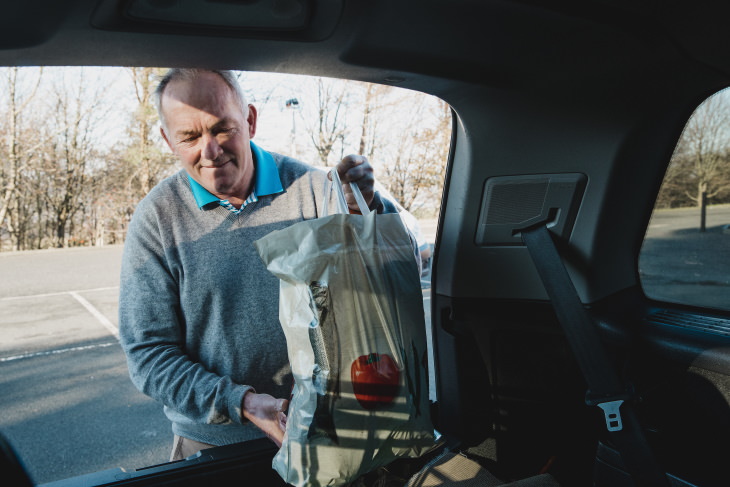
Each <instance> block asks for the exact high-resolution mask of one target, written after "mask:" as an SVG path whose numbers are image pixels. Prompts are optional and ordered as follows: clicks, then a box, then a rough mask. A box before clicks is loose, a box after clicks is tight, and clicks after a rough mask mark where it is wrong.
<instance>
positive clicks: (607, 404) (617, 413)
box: [586, 393, 627, 432]
mask: <svg viewBox="0 0 730 487" xmlns="http://www.w3.org/2000/svg"><path fill="white" fill-rule="evenodd" d="M626 399H627V396H626V395H621V396H609V397H606V396H603V397H596V396H591V394H590V393H589V394H587V395H586V404H588V405H589V406H598V407H599V408H601V409H602V410H603V417H604V419H605V421H606V429H607V430H608V431H610V432H614V431H621V430H622V429H623V428H624V423H623V420H622V419H621V410H620V408H621V405H622V404H623V403H624V401H625V400H626Z"/></svg>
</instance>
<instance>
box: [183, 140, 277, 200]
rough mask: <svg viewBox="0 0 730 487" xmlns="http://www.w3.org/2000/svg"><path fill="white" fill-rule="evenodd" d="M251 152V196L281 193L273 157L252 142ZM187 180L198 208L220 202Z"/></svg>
mask: <svg viewBox="0 0 730 487" xmlns="http://www.w3.org/2000/svg"><path fill="white" fill-rule="evenodd" d="M251 152H252V153H253V161H254V162H253V164H254V168H255V170H254V184H253V194H254V195H255V196H257V197H258V196H266V195H270V194H277V193H282V192H283V191H284V188H283V186H282V185H281V178H280V177H279V169H278V168H277V167H276V162H275V161H274V157H273V156H272V155H271V154H269V153H268V152H266V151H265V150H263V149H261V148H260V147H259V146H257V145H256V144H254V143H253V141H251ZM188 180H189V181H190V189H192V191H193V197H194V198H195V203H196V204H197V205H198V208H203V207H204V206H206V205H209V204H211V203H219V202H220V201H221V200H220V198H218V197H217V196H215V195H214V194H212V193H211V192H210V191H208V190H207V189H205V188H204V187H203V186H201V184H200V183H199V182H197V181H196V180H195V179H193V178H192V177H190V175H189V174H188Z"/></svg>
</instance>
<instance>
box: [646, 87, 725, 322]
mask: <svg viewBox="0 0 730 487" xmlns="http://www.w3.org/2000/svg"><path fill="white" fill-rule="evenodd" d="M728 248H730V91H728V90H723V91H720V92H718V93H716V94H715V95H713V96H711V97H709V98H708V99H707V100H705V101H704V102H703V103H702V104H701V105H700V106H699V107H697V109H696V110H695V111H694V113H693V114H692V116H691V117H690V119H689V121H688V122H687V124H686V126H685V128H684V130H683V132H682V135H681V137H680V139H679V142H678V144H677V147H676V149H675V151H674V154H673V155H672V159H671V161H670V163H669V166H668V168H667V172H666V175H665V177H664V181H663V183H662V186H661V189H660V191H659V195H658V197H657V201H656V205H655V208H654V212H653V214H652V217H651V221H650V222H649V226H648V228H647V232H646V235H645V238H644V243H643V246H642V248H641V253H640V254H639V275H640V279H641V285H642V287H643V289H644V293H645V294H646V295H647V296H648V297H649V298H652V299H656V300H660V301H667V302H672V303H678V304H685V305H694V306H702V307H707V308H715V309H724V310H730V259H728V252H727V250H728Z"/></svg>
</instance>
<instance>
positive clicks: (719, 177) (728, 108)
mask: <svg viewBox="0 0 730 487" xmlns="http://www.w3.org/2000/svg"><path fill="white" fill-rule="evenodd" d="M728 95H729V93H728V92H721V93H718V94H716V95H714V96H712V97H710V98H708V99H707V100H705V102H704V103H703V104H702V105H700V106H699V107H698V108H697V110H695V112H694V114H693V115H692V117H691V118H690V119H689V121H688V122H687V125H686V126H685V128H684V131H683V132H682V136H681V138H680V140H679V143H678V145H677V149H676V151H675V154H674V156H673V160H672V163H671V165H670V168H669V171H668V172H667V176H666V177H665V180H666V181H667V184H665V186H666V189H665V191H666V192H669V191H671V190H672V189H675V190H676V188H678V187H682V186H685V187H686V186H687V185H691V186H693V187H694V191H689V190H688V189H687V188H685V196H686V197H687V198H688V199H689V200H691V201H693V202H694V203H695V204H696V206H697V207H699V209H700V226H699V230H700V232H704V231H705V230H706V215H707V204H708V201H709V200H710V199H711V198H714V197H715V196H718V195H720V194H722V193H726V192H727V191H728V190H730V164H729V158H728V153H729V152H730V102H729V100H728Z"/></svg>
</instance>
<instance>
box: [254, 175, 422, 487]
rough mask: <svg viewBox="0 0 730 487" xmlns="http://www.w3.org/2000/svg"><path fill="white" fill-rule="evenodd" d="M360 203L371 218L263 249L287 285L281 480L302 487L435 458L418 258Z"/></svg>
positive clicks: (269, 240)
mask: <svg viewBox="0 0 730 487" xmlns="http://www.w3.org/2000/svg"><path fill="white" fill-rule="evenodd" d="M333 179H334V183H333V184H332V185H331V187H332V190H334V191H336V192H338V199H337V200H338V201H340V202H341V203H340V205H339V206H340V207H342V206H343V204H344V203H343V202H344V196H343V195H342V188H341V185H340V184H339V178H337V174H336V171H333ZM353 191H354V192H355V194H356V196H358V197H359V201H360V202H361V203H360V207H361V211H362V213H363V215H349V214H342V213H340V214H332V215H329V216H325V217H322V218H318V219H316V220H310V221H306V222H301V223H298V224H295V225H293V226H291V227H289V228H287V229H284V230H280V231H276V232H272V233H271V234H269V235H267V236H266V237H264V238H262V239H260V240H258V241H257V242H256V243H255V245H256V248H257V250H258V252H259V254H260V255H261V258H262V259H263V261H264V263H265V264H266V265H267V267H268V269H269V271H270V272H272V273H273V274H274V275H276V276H277V277H279V278H280V282H281V286H280V309H279V319H280V321H281V325H282V327H283V329H284V333H285V335H286V339H287V346H288V353H289V360H290V363H291V367H292V372H293V374H294V391H293V395H292V400H291V403H290V405H289V412H288V419H287V428H286V434H285V437H284V441H283V444H282V447H281V449H280V450H279V452H278V453H277V455H276V456H275V458H274V461H273V468H274V469H275V470H276V471H277V472H278V473H279V474H280V475H281V477H282V478H283V479H284V480H285V481H286V482H287V483H289V484H292V485H294V486H297V487H299V486H305V485H306V486H320V485H328V486H338V485H343V484H346V483H348V482H351V481H353V480H354V479H356V478H357V477H359V476H360V475H362V474H365V473H367V472H369V471H372V470H374V469H375V468H377V467H379V466H383V465H386V464H388V463H390V462H391V461H393V460H395V459H396V458H399V457H417V456H420V455H422V454H423V453H425V452H427V451H428V450H429V449H430V448H431V447H433V446H434V434H433V425H432V423H431V419H430V415H429V402H428V382H427V381H428V373H427V351H426V330H425V324H424V314H423V297H422V293H421V285H420V276H419V272H418V264H417V262H416V260H415V256H414V252H413V247H412V245H411V241H410V238H409V235H408V233H407V231H406V229H405V227H404V225H403V223H402V221H401V219H400V217H399V216H398V214H382V215H377V214H376V213H375V212H369V210H368V209H367V206H366V205H364V202H363V201H362V196H361V195H360V194H359V190H358V188H357V187H356V186H355V185H353ZM325 199H326V200H327V199H328V196H327V195H326V196H325ZM344 207H345V208H346V205H344Z"/></svg>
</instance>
